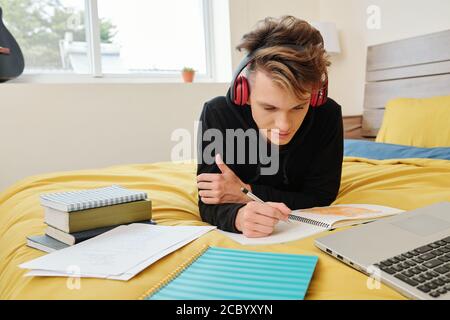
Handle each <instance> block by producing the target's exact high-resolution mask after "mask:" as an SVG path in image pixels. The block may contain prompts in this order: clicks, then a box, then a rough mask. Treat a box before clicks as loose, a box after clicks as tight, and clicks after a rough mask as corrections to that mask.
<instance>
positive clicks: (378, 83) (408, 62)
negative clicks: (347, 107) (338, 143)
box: [362, 30, 450, 137]
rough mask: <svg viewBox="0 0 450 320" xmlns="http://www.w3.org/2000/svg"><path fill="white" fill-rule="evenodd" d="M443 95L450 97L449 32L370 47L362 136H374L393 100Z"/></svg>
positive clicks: (368, 51) (368, 50)
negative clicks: (387, 106)
mask: <svg viewBox="0 0 450 320" xmlns="http://www.w3.org/2000/svg"><path fill="white" fill-rule="evenodd" d="M445 95H450V30H446V31H442V32H437V33H432V34H427V35H424V36H419V37H414V38H409V39H404V40H399V41H394V42H389V43H383V44H380V45H375V46H370V47H368V49H367V68H366V86H365V94H364V112H363V123H362V135H363V136H365V137H375V136H376V135H377V133H378V130H379V129H380V127H381V122H382V120H383V114H384V107H385V105H386V103H387V102H388V101H389V100H391V99H393V98H426V97H432V96H445Z"/></svg>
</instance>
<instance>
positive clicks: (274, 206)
mask: <svg viewBox="0 0 450 320" xmlns="http://www.w3.org/2000/svg"><path fill="white" fill-rule="evenodd" d="M241 191H242V192H244V193H245V194H246V195H247V196H248V197H250V198H251V199H252V200H253V201H250V202H248V203H247V204H246V205H245V206H244V207H242V208H240V209H239V211H238V213H237V215H236V221H235V226H236V229H237V230H238V231H240V232H242V233H243V234H244V236H246V237H248V238H260V237H267V236H269V235H271V234H272V233H273V231H274V228H275V226H276V224H277V223H278V222H279V221H280V220H282V221H286V222H287V221H288V217H289V214H290V213H291V209H289V208H288V207H287V206H286V205H285V204H284V203H275V202H264V201H262V200H261V199H259V198H258V197H256V196H255V195H254V194H252V193H251V192H250V191H249V190H247V189H246V188H242V189H241Z"/></svg>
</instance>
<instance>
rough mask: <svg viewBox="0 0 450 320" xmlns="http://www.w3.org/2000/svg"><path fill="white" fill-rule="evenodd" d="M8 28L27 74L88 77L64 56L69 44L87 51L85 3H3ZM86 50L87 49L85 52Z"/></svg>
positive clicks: (44, 0) (4, 0)
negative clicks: (73, 74) (72, 74)
mask: <svg viewBox="0 0 450 320" xmlns="http://www.w3.org/2000/svg"><path fill="white" fill-rule="evenodd" d="M0 7H1V8H2V10H3V20H4V22H5V25H6V27H7V28H8V29H9V31H10V32H11V33H12V34H13V35H14V37H15V39H16V40H17V42H18V43H19V45H20V47H21V49H22V52H23V55H24V58H25V66H26V71H25V72H26V73H71V72H74V71H75V72H77V73H87V72H89V70H90V67H89V63H88V61H84V64H85V65H83V66H82V67H81V66H76V67H77V69H76V70H74V69H75V67H74V65H73V64H71V63H70V61H68V59H67V58H68V57H67V56H66V54H65V43H66V42H67V41H70V42H72V41H73V42H75V43H80V44H83V45H84V47H86V30H85V27H84V25H85V24H84V0H39V1H34V0H0ZM84 50H86V48H84Z"/></svg>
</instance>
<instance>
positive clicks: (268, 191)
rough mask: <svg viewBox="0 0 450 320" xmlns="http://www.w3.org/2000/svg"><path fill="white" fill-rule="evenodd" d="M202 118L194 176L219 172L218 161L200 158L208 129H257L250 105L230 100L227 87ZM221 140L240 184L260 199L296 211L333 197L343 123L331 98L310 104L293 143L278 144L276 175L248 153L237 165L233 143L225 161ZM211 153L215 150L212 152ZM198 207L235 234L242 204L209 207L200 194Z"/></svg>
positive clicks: (207, 105)
mask: <svg viewBox="0 0 450 320" xmlns="http://www.w3.org/2000/svg"><path fill="white" fill-rule="evenodd" d="M200 122H201V127H200V128H201V129H199V133H198V155H197V159H198V161H199V163H198V167H197V175H200V174H202V173H220V170H219V168H218V167H217V165H215V164H210V165H209V164H206V163H205V161H203V160H202V159H203V157H202V155H203V153H204V152H205V148H207V146H208V145H209V144H210V143H211V142H210V141H203V140H204V139H202V137H203V133H204V132H205V131H206V130H207V129H217V130H219V131H220V132H221V133H222V134H223V137H225V136H226V129H243V130H244V131H245V130H247V129H255V130H258V127H257V125H256V123H255V122H254V120H253V117H252V114H251V107H250V106H248V105H247V106H244V107H242V106H237V105H235V104H234V103H232V102H231V99H230V90H228V93H227V95H226V97H223V96H222V97H216V98H214V99H212V100H210V101H208V102H206V103H205V105H204V107H203V111H202V113H201V116H200ZM257 139H258V141H253V140H251V139H250V140H251V141H250V140H247V143H246V144H245V149H246V154H247V153H248V151H249V149H250V144H252V143H257V144H258V143H259V139H263V138H261V137H258V138H257ZM223 140H224V143H223V148H222V150H221V151H222V152H221V154H222V158H223V159H224V161H225V163H226V164H227V165H228V167H230V169H231V170H233V172H234V173H235V174H236V175H237V176H238V177H239V178H240V179H241V180H242V181H243V182H244V183H246V184H250V185H251V188H252V192H253V193H254V194H255V195H256V196H258V197H259V198H261V199H262V200H264V201H271V202H282V203H285V204H286V205H287V206H288V207H289V208H290V209H292V210H294V209H302V208H310V207H314V206H327V205H329V204H331V203H332V202H333V201H334V200H335V199H336V196H337V194H338V191H339V186H340V181H341V172H342V157H343V125H342V112H341V106H340V105H339V104H337V103H336V102H335V101H334V100H332V99H331V98H328V101H327V103H326V104H324V105H323V106H321V107H317V108H312V107H310V108H309V110H308V112H307V114H306V116H305V119H304V120H303V123H302V125H301V126H300V128H299V129H298V130H297V132H296V133H295V135H294V137H293V138H292V139H291V141H290V142H289V143H288V144H286V145H283V146H280V148H279V169H278V171H277V173H276V174H274V175H263V174H261V168H262V167H264V166H263V165H261V161H260V159H259V157H258V161H257V163H256V164H255V163H254V161H250V158H249V156H246V160H245V163H244V164H237V163H238V161H237V158H236V157H237V152H236V146H235V149H234V150H235V152H234V158H233V159H229V158H230V157H227V154H226V145H225V138H224V139H223ZM213 141H214V140H213ZM264 141H265V140H264ZM269 145H270V143H268V145H267V146H268V147H269V148H270V146H269ZM210 149H211V147H210V148H209V149H207V151H211V150H210ZM216 151H217V150H216ZM205 153H206V152H205ZM211 156H212V157H213V156H214V154H212V153H211ZM268 166H269V165H266V167H268ZM198 205H199V210H200V215H201V217H202V219H203V221H206V222H208V223H210V224H212V225H215V226H217V227H218V228H219V229H222V230H225V231H231V232H236V233H237V232H239V231H238V230H237V229H236V227H235V220H236V214H237V211H238V210H239V209H240V208H241V207H243V206H244V205H245V204H234V203H233V204H218V205H209V204H205V203H203V202H202V201H201V199H200V197H199V200H198Z"/></svg>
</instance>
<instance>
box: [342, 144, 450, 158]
mask: <svg viewBox="0 0 450 320" xmlns="http://www.w3.org/2000/svg"><path fill="white" fill-rule="evenodd" d="M344 156H345V157H358V158H367V159H376V160H386V159H411V158H425V159H441V160H450V148H417V147H410V146H402V145H397V144H389V143H380V142H373V141H366V140H352V139H345V140H344Z"/></svg>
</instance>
